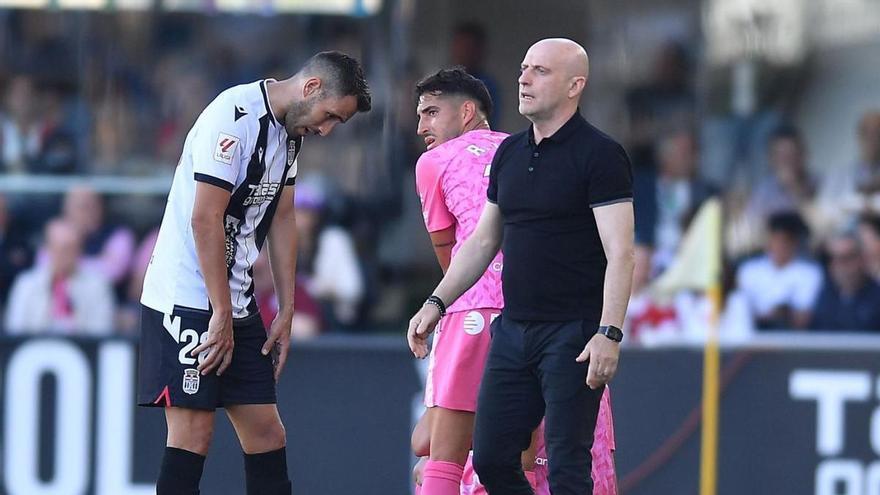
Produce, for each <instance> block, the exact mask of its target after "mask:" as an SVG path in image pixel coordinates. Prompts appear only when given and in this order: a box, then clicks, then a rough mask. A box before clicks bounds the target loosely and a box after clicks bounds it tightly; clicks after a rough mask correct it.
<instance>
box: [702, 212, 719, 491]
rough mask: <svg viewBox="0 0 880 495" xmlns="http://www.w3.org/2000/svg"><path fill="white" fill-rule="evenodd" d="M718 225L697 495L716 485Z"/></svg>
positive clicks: (705, 369)
mask: <svg viewBox="0 0 880 495" xmlns="http://www.w3.org/2000/svg"><path fill="white" fill-rule="evenodd" d="M721 223H722V222H719V224H721ZM722 228H723V227H722V226H721V225H718V226H717V227H716V229H715V230H717V232H713V233H712V234H711V235H717V236H718V240H719V242H718V243H717V244H716V246H718V249H717V252H716V253H712V256H717V257H718V259H717V263H718V264H717V265H716V266H718V267H719V268H718V270H717V271H716V273H714V274H712V278H713V280H712V283H711V285H710V286H709V288H708V291H707V293H708V296H709V299H710V301H711V304H712V312H711V315H710V318H709V328H708V332H707V335H706V346H705V349H704V351H703V421H702V434H701V443H700V495H715V493H716V491H717V485H718V419H719V401H720V392H719V388H720V368H721V356H720V351H719V348H718V323H719V320H720V315H721V296H722V294H721V270H720V267H721V256H722V249H721V242H720V239H721V237H722V235H721V231H720V230H721V229H722Z"/></svg>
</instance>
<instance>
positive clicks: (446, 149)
mask: <svg viewBox="0 0 880 495" xmlns="http://www.w3.org/2000/svg"><path fill="white" fill-rule="evenodd" d="M506 137H507V134H504V133H501V132H494V131H490V130H484V129H480V130H474V131H469V132H466V133H464V134H462V135H461V136H459V137H457V138H455V139H451V140H449V141H447V142H445V143H443V144H441V145H440V146H437V147H436V148H434V149H432V150H430V151H426V152H425V153H423V154H422V156H421V157H420V158H419V161H418V163H417V164H416V188H417V190H418V193H419V199H420V200H421V202H422V216H423V217H424V218H425V226H426V227H427V228H428V232H437V231H440V230H444V229H447V228H449V227H451V226H453V225H454V226H455V246H453V247H452V256H453V258H454V257H455V254H456V253H457V252H458V250H459V249H460V248H461V245H462V243H463V242H464V240H465V239H467V238H468V237H470V235H471V234H472V233H473V231H474V229H475V228H476V227H477V221H478V220H479V219H480V214H481V213H482V212H483V205H485V204H486V189H487V188H488V187H489V168H490V166H491V164H492V158H493V157H494V156H495V151H496V150H497V149H498V145H500V144H501V141H504V138H506ZM501 268H502V256H501V253H500V252H499V253H498V255H497V256H496V257H495V259H494V260H492V263H491V264H490V265H489V268H488V269H487V270H486V273H484V274H483V276H482V277H481V278H480V280H478V281H477V283H476V284H474V286H473V287H471V288H470V289H469V290H468V291H467V292H465V293H464V294H462V296H461V297H459V298H458V300H456V301H455V303H453V304H452V305H451V306H450V307H449V308H448V310H449V311H450V312H454V311H465V310H470V309H480V308H498V309H500V308H502V307H503V306H504V299H503V298H502V295H501Z"/></svg>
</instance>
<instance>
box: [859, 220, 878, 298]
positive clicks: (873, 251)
mask: <svg viewBox="0 0 880 495" xmlns="http://www.w3.org/2000/svg"><path fill="white" fill-rule="evenodd" d="M858 236H859V244H860V245H861V248H862V255H863V256H864V261H865V269H866V270H867V272H868V275H869V276H870V277H871V278H873V279H874V280H875V281H877V282H880V216H877V215H865V216H862V218H861V219H860V220H859V226H858Z"/></svg>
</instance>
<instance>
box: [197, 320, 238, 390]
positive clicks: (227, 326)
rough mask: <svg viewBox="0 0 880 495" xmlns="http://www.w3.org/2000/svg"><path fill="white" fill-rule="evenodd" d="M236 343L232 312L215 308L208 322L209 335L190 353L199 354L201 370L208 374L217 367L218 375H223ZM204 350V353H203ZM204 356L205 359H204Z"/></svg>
mask: <svg viewBox="0 0 880 495" xmlns="http://www.w3.org/2000/svg"><path fill="white" fill-rule="evenodd" d="M234 345H235V343H234V341H233V339H232V312H231V311H220V310H215V311H214V313H213V314H212V315H211V320H210V321H209V322H208V337H207V339H206V340H205V342H204V343H203V344H201V345H200V346H198V347H196V348H195V349H193V350H192V352H190V355H191V356H193V357H195V356H199V368H198V369H199V372H201V373H202V374H203V375H207V374H208V373H210V372H211V371H212V370H213V369H215V368H216V369H217V375H218V376H219V375H222V374H223V372H224V371H226V368H228V367H229V364H230V363H232V349H233V347H234ZM203 352H204V354H202V353H203ZM202 357H204V359H202Z"/></svg>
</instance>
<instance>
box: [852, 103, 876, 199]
mask: <svg viewBox="0 0 880 495" xmlns="http://www.w3.org/2000/svg"><path fill="white" fill-rule="evenodd" d="M858 141H859V151H860V155H861V156H860V157H859V158H860V160H859V163H858V168H857V176H856V190H858V191H859V192H861V193H865V194H877V193H880V110H872V111H869V112H866V113H865V114H864V115H863V116H862V119H861V120H860V121H859V128H858Z"/></svg>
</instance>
